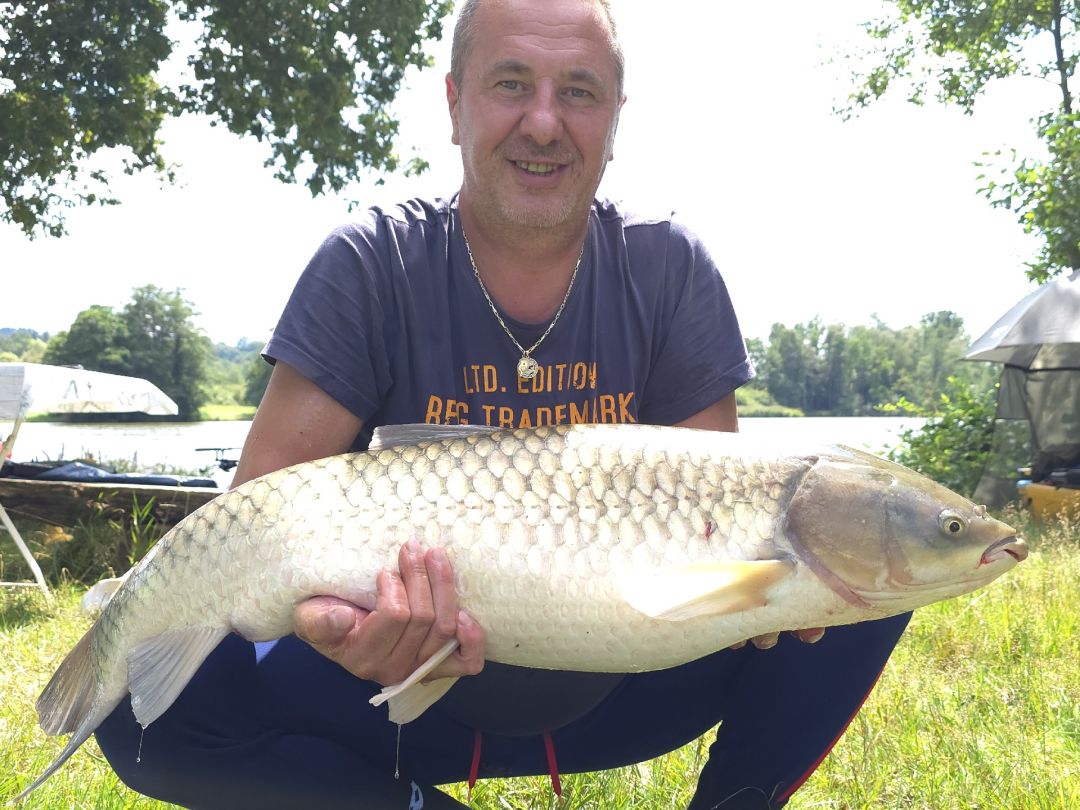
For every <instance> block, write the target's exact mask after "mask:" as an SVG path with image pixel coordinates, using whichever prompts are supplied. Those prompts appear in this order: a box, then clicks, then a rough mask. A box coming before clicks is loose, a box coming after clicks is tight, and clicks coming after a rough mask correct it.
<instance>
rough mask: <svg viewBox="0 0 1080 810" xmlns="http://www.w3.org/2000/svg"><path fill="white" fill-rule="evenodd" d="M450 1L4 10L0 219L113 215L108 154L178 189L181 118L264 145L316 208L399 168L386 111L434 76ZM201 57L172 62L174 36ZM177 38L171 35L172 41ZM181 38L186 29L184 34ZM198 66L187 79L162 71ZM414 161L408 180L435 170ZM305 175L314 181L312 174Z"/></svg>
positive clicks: (30, 5) (71, 0) (39, 3)
mask: <svg viewBox="0 0 1080 810" xmlns="http://www.w3.org/2000/svg"><path fill="white" fill-rule="evenodd" d="M451 5H452V3H451V1H450V0H337V1H336V2H325V1H324V0H313V1H312V2H308V3H296V2H289V0H97V1H96V2H94V3H84V2H79V0H53V1H52V2H45V0H27V2H22V3H0V221H6V222H13V223H16V224H18V225H19V226H20V227H21V228H22V229H23V231H24V232H25V233H26V234H27V235H28V236H34V235H36V234H38V233H41V232H44V233H47V234H50V235H53V236H61V235H63V233H64V232H65V226H64V216H63V214H64V210H65V209H67V208H70V207H73V206H75V205H83V204H94V203H98V204H115V203H117V202H118V200H117V199H115V198H114V197H112V196H111V192H110V188H109V175H108V173H107V172H106V171H105V170H103V169H102V168H101V163H100V161H99V160H92V159H93V158H95V157H97V153H98V152H101V151H102V150H110V149H117V150H120V154H121V155H122V158H121V165H122V169H123V171H124V172H126V173H129V174H130V173H133V172H138V171H143V170H146V169H151V170H153V171H154V172H157V173H158V174H160V175H162V176H163V177H164V178H165V179H167V180H170V181H171V180H172V179H173V174H172V172H171V170H169V169H168V168H167V165H166V160H165V156H164V155H163V154H162V153H161V151H160V149H159V145H160V144H159V140H158V135H159V130H160V128H161V124H162V122H163V121H164V120H165V118H166V117H168V116H178V115H181V114H183V113H201V114H205V115H207V116H209V117H210V119H211V124H217V123H221V124H224V125H225V126H227V127H228V128H229V130H230V131H231V132H234V133H237V134H249V135H253V136H255V138H257V139H258V140H259V141H266V142H267V143H268V145H269V147H270V150H269V152H270V154H269V157H268V158H267V160H266V165H268V166H272V167H273V169H274V176H275V177H277V178H278V179H279V180H282V181H284V182H289V183H292V182H296V181H297V180H298V179H302V180H303V182H304V183H305V184H306V185H307V187H308V188H309V189H310V190H311V192H312V194H313V195H316V194H319V193H322V192H323V191H326V190H329V189H332V190H334V191H337V190H340V189H341V188H343V187H344V186H345V185H346V184H348V183H349V182H351V181H353V180H356V179H358V178H359V177H360V176H361V174H362V173H363V171H364V170H365V169H367V168H371V169H376V170H381V171H387V172H389V171H394V170H395V169H397V168H398V165H399V158H398V157H397V156H396V155H395V154H394V151H393V140H394V137H395V135H396V134H397V122H396V121H395V120H394V119H393V118H392V117H391V116H390V113H389V106H390V104H391V102H392V101H393V99H394V97H395V96H396V95H397V92H398V89H399V88H400V86H401V81H402V78H403V76H404V73H405V70H406V69H407V68H408V67H410V66H415V67H425V66H428V65H430V63H431V60H430V57H428V56H427V55H425V53H424V51H423V44H424V42H425V41H426V40H431V39H438V38H439V36H440V35H441V33H442V27H441V20H442V18H443V17H444V16H445V15H446V14H447V13H448V12H449V10H450V7H451ZM178 23H183V24H186V31H191V32H193V33H194V35H195V36H194V39H195V45H194V50H193V51H190V52H187V53H186V54H174V49H175V48H176V47H177V43H176V42H174V41H172V40H170V39H169V37H168V36H167V35H166V28H167V26H172V25H176V24H178ZM169 30H170V31H171V30H173V29H172V28H170V29H169ZM182 30H184V29H182ZM176 55H181V56H185V57H186V63H187V65H188V68H189V72H188V73H180V72H178V71H175V70H170V69H164V68H163V63H164V62H165V60H166V59H168V58H169V57H170V56H176ZM424 165H425V164H424V162H423V161H422V160H419V159H414V160H413V161H412V162H411V163H410V169H411V170H418V169H421V168H423V166H424ZM301 175H302V177H301Z"/></svg>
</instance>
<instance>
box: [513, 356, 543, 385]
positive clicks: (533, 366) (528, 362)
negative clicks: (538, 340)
mask: <svg viewBox="0 0 1080 810" xmlns="http://www.w3.org/2000/svg"><path fill="white" fill-rule="evenodd" d="M539 370H540V364H539V363H537V362H536V361H535V360H533V359H532V358H531V357H529V355H527V354H526V355H524V356H523V357H522V358H521V359H520V360H518V364H517V373H518V376H519V377H521V379H523V380H531V379H532V378H533V377H535V376H536V372H537V371H539Z"/></svg>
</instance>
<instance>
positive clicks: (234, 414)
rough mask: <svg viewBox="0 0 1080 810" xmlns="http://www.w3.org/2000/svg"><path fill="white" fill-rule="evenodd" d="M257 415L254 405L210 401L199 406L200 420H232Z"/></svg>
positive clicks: (250, 417)
mask: <svg viewBox="0 0 1080 810" xmlns="http://www.w3.org/2000/svg"><path fill="white" fill-rule="evenodd" d="M254 417H255V406H254V405H231V404H230V405H224V404H220V403H217V404H215V403H209V404H206V405H203V406H202V407H201V408H199V421H202V422H231V421H236V420H239V419H252V418H254Z"/></svg>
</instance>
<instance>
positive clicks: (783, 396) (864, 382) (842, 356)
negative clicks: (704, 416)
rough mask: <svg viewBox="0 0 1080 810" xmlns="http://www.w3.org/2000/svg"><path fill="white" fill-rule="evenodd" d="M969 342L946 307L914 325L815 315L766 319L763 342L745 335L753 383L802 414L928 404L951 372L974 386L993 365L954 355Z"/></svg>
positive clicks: (984, 384) (986, 383)
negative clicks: (835, 320) (799, 320)
mask: <svg viewBox="0 0 1080 810" xmlns="http://www.w3.org/2000/svg"><path fill="white" fill-rule="evenodd" d="M967 342H968V339H967V335H966V334H965V333H964V325H963V320H962V319H961V318H960V317H958V316H957V315H956V314H955V313H953V312H947V311H943V312H933V313H929V314H927V315H924V316H923V318H922V319H921V321H920V322H919V324H918V326H908V327H904V328H903V329H898V330H896V329H890V328H889V327H888V326H886V325H885V324H883V323H881V322H880V321H878V322H877V323H875V324H874V325H873V326H856V327H853V328H851V329H846V328H845V327H844V326H842V325H840V324H831V325H829V326H825V325H824V324H822V323H821V321H820V320H818V319H815V320H813V321H811V322H809V323H805V324H795V325H794V326H790V327H789V326H786V325H784V324H780V323H776V324H773V327H772V330H771V331H770V333H769V340H768V342H767V343H764V344H763V343H760V342H757V341H754V342H751V345H750V349H751V356H752V357H753V359H754V363H755V365H756V366H757V370H758V379H757V381H756V383H755V385H757V386H758V387H763V388H765V389H766V390H767V391H768V393H769V395H770V397H771V398H772V399H773V400H774V401H775V402H776V403H777V404H779V405H783V406H787V407H791V408H798V409H800V410H802V411H804V412H808V413H820V414H826V413H827V414H832V415H866V414H873V413H879V412H880V411H881V408H882V406H884V405H887V404H889V403H894V402H896V401H897V400H898V399H903V400H905V401H908V402H911V403H915V404H917V405H918V406H930V405H932V404H933V403H934V402H935V401H936V399H937V397H938V395H939V394H940V393H941V392H942V391H944V390H946V387H947V380H948V378H949V377H950V376H951V375H956V376H958V377H960V378H962V379H963V380H964V381H966V382H971V383H974V384H977V385H978V386H979V387H980V388H989V387H992V384H993V383H992V374H993V372H992V371H991V370H990V369H989V368H988V367H987V366H985V364H978V363H964V362H962V361H961V360H960V358H961V356H962V355H963V352H964V348H965V347H966V345H967Z"/></svg>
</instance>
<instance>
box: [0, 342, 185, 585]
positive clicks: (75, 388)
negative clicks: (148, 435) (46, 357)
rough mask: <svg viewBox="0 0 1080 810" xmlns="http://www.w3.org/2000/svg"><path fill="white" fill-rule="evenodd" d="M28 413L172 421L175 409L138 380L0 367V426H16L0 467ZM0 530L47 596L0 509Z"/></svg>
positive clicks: (2, 444)
mask: <svg viewBox="0 0 1080 810" xmlns="http://www.w3.org/2000/svg"><path fill="white" fill-rule="evenodd" d="M32 411H37V412H47V413H148V414H156V415H161V416H175V415H176V413H177V407H176V403H175V402H173V401H172V399H170V398H169V397H168V396H166V395H165V394H164V393H162V391H161V389H159V388H158V387H157V386H156V385H154V384H153V383H152V382H150V381H149V380H144V379H142V378H140V377H127V376H124V375H122V374H106V373H104V372H101V371H86V370H85V369H81V368H66V367H64V366H46V365H41V364H38V363H0V421H13V422H14V423H15V424H14V427H13V428H12V430H11V433H10V435H9V436H8V437H7V439H4V440H3V441H0V463H2V462H3V459H5V458H7V457H8V456H9V455H10V454H11V449H12V447H14V445H15V439H16V438H17V437H18V435H19V426H20V425H21V424H22V421H23V419H24V418H25V417H26V415H27V414H28V413H30V412H32ZM0 438H2V434H0ZM0 525H2V527H3V528H4V529H6V530H7V532H8V534H10V535H11V537H12V539H13V540H14V541H15V545H17V546H18V547H19V552H20V553H21V554H22V556H23V558H24V559H25V560H26V562H27V564H28V565H29V566H30V570H31V571H32V572H33V574H34V579H35V580H36V581H37V584H38V586H39V587H40V588H41V589H42V590H43V591H44V592H45V593H46V594H48V592H49V590H48V587H47V586H46V585H45V578H44V576H42V573H41V569H40V568H39V567H38V564H37V561H36V560H35V559H34V557H33V555H32V554H31V553H30V551H29V549H27V547H26V543H25V542H23V539H22V537H21V536H20V535H19V532H18V531H17V530H16V528H15V525H14V524H13V523H12V522H11V518H9V517H8V514H7V512H6V511H5V510H4V505H3V504H2V503H0ZM4 584H21V583H4Z"/></svg>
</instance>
